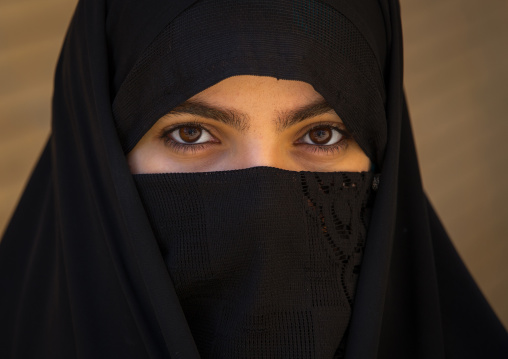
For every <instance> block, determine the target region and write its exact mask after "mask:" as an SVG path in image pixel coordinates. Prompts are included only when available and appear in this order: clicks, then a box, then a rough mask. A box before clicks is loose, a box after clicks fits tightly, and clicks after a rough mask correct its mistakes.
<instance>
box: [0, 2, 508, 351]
mask: <svg viewBox="0 0 508 359" xmlns="http://www.w3.org/2000/svg"><path fill="white" fill-rule="evenodd" d="M401 56H402V46H401V31H400V19H399V13H398V4H397V2H396V1H380V2H377V1H368V0H363V1H354V2H353V1H350V2H343V1H316V0H313V1H308V0H306V1H297V2H295V1H276V2H273V1H266V0H258V1H241V2H231V3H229V2H227V1H218V0H217V1H211V0H202V1H198V2H194V1H179V2H176V1H175V2H162V1H160V2H158V1H152V2H151V3H150V4H148V3H147V2H143V4H141V3H139V5H138V3H135V2H130V1H116V2H115V1H111V2H108V3H101V2H91V1H81V2H80V3H79V5H78V8H77V10H76V13H75V16H74V18H73V21H72V23H71V26H70V28H69V32H68V35H67V38H66V42H65V45H64V48H63V51H62V55H61V57H60V61H59V65H58V69H57V76H56V81H55V96H54V104H53V134H52V137H51V139H50V141H49V143H48V145H47V147H46V150H45V151H44V153H43V155H42V157H41V159H40V161H39V164H38V166H37V168H36V170H35V172H34V174H33V176H32V179H31V181H30V183H29V185H28V187H27V190H26V191H25V194H24V196H23V197H22V199H21V202H20V204H19V206H18V209H17V211H16V214H15V215H14V217H13V219H12V221H11V223H10V225H9V227H8V229H7V231H6V234H5V237H4V239H3V241H2V244H1V246H0V273H1V274H0V275H1V277H0V283H1V285H2V289H3V293H7V294H4V295H2V296H1V298H2V299H1V304H2V305H1V308H2V333H1V334H2V335H1V336H0V337H1V339H0V340H1V341H2V342H1V343H0V344H1V345H0V348H1V349H0V350H1V352H0V354H1V356H2V357H62V358H71V357H78V356H79V357H93V358H97V357H133V358H142V357H180V358H193V357H198V356H199V355H201V356H203V357H308V358H321V357H333V356H335V357H341V356H345V357H346V358H376V357H378V358H385V357H386V358H388V357H390V358H393V357H396V358H398V357H400V358H407V357H422V358H444V357H452V358H454V357H457V358H458V357H461V358H464V357H466V358H467V357H491V358H497V357H499V358H502V357H505V356H506V355H507V353H508V342H507V336H506V332H505V331H504V329H503V328H502V326H501V325H500V323H499V322H498V320H497V318H496V317H495V315H494V314H493V313H492V311H491V310H490V308H489V306H488V304H487V303H486V302H485V300H484V298H483V297H482V295H481V293H480V292H479V291H478V289H477V287H476V286H475V284H474V282H473V281H472V279H471V278H470V276H469V275H468V273H467V271H466V270H465V268H464V266H463V265H462V263H461V261H460V259H459V258H458V256H457V255H456V253H455V251H454V249H453V247H452V246H451V244H450V242H449V240H448V238H447V236H446V234H445V233H444V231H443V229H442V227H441V225H440V223H439V220H438V219H437V217H436V216H435V214H434V211H433V210H432V208H431V207H430V205H429V204H428V202H427V200H426V198H425V195H424V194H423V191H422V188H421V183H420V176H419V173H418V166H417V160H416V155H415V152H414V145H413V141H412V136H411V132H410V126H409V119H408V115H407V110H406V108H405V100H404V95H403V91H402V57H401ZM278 80H279V81H278ZM303 110H306V111H303ZM304 115H305V116H304ZM295 126H296V127H295ZM333 146H335V147H333ZM332 147H333V149H332ZM273 167H276V168H273ZM234 169H238V171H227V170H234ZM296 171H310V172H296ZM362 171H363V172H362ZM365 171H368V172H365ZM172 172H180V173H179V174H175V173H172ZM181 172H191V173H186V174H185V173H181ZM196 172H197V173H196ZM200 172H202V173H200ZM131 173H133V174H134V175H132V174H131ZM375 173H380V177H377V176H374V174H375ZM378 180H379V181H378ZM246 203H247V204H248V205H246ZM340 206H343V207H340ZM335 209H336V211H335V212H334V210H335ZM341 225H342V227H341ZM287 233H290V234H289V235H287ZM203 238H206V240H204V239H203ZM311 240H312V241H316V242H315V245H312V246H308V244H309V243H314V242H310V241H311ZM306 245H307V246H306ZM288 248H289V249H288ZM306 250H307V251H306ZM308 254H309V255H311V257H312V258H310V259H309V258H307V255H308ZM274 278H275V279H274ZM339 278H340V279H339ZM309 313H310V314H309ZM330 318H331V319H330ZM295 323H296V324H295ZM231 328H233V329H232V330H230V329H231Z"/></svg>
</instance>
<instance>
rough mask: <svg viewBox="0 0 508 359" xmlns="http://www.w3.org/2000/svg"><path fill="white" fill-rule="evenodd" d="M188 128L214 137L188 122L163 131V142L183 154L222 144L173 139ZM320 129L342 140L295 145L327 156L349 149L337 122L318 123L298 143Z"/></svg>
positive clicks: (202, 127) (344, 130) (344, 132)
mask: <svg viewBox="0 0 508 359" xmlns="http://www.w3.org/2000/svg"><path fill="white" fill-rule="evenodd" d="M186 126H190V127H197V128H199V129H200V130H202V131H206V132H208V133H210V135H211V136H212V137H214V136H213V135H212V134H211V131H210V130H209V129H207V128H206V127H205V126H203V124H202V123H200V122H186V123H179V124H178V125H175V126H172V127H170V128H168V129H164V130H162V132H161V135H160V138H161V140H163V141H164V143H165V144H166V145H167V146H169V147H170V148H171V149H173V150H174V151H176V152H183V153H186V152H191V153H196V152H199V151H201V150H203V149H205V148H206V147H208V146H210V145H212V144H217V143H220V141H217V142H216V143H210V142H207V143H198V144H185V143H180V142H177V141H175V140H173V139H172V138H171V133H172V132H174V131H176V130H178V129H179V128H182V127H186ZM319 127H329V128H331V129H332V130H335V131H337V132H339V133H340V134H341V136H342V138H341V139H340V140H339V142H337V143H335V144H333V145H312V144H309V143H302V142H300V143H299V142H295V144H296V145H298V146H304V147H307V149H308V150H309V151H312V152H313V153H317V152H320V153H325V154H330V153H334V152H339V151H343V150H344V149H345V148H346V147H347V144H348V140H349V139H350V138H351V134H350V133H349V132H348V131H347V130H346V129H344V128H340V127H339V126H337V124H336V123H335V122H334V123H326V122H324V123H318V124H316V125H314V126H313V127H311V128H309V129H308V130H307V131H305V133H303V135H302V136H300V138H299V139H298V141H299V140H301V139H302V138H303V137H304V136H305V135H306V134H307V133H309V132H310V131H313V130H315V129H316V128H319ZM214 138H215V137H214Z"/></svg>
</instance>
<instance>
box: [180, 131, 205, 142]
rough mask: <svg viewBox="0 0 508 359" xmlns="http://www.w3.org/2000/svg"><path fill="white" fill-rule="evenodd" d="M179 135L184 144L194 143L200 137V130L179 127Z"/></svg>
mask: <svg viewBox="0 0 508 359" xmlns="http://www.w3.org/2000/svg"><path fill="white" fill-rule="evenodd" d="M179 135H180V138H181V139H182V140H184V141H185V142H196V141H197V140H198V139H199V138H200V137H201V129H200V128H198V127H180V130H179Z"/></svg>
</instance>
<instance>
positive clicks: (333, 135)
mask: <svg viewBox="0 0 508 359" xmlns="http://www.w3.org/2000/svg"><path fill="white" fill-rule="evenodd" d="M342 137H343V135H342V134H341V133H340V131H339V130H338V129H336V128H334V127H332V126H317V127H314V128H312V129H311V130H310V131H309V132H307V133H306V134H305V135H304V136H303V137H302V139H301V142H302V143H306V144H309V145H318V146H330V145H335V144H337V143H339V142H340V141H341V140H342Z"/></svg>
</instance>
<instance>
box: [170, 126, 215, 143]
mask: <svg viewBox="0 0 508 359" xmlns="http://www.w3.org/2000/svg"><path fill="white" fill-rule="evenodd" d="M168 136H169V137H171V139H172V140H173V141H175V142H178V143H181V144H184V145H195V144H203V143H207V142H210V141H212V140H213V136H212V135H211V134H210V132H208V131H207V130H205V129H204V128H202V127H200V126H191V125H183V126H179V127H177V128H175V129H174V130H171V131H170V132H169V133H168Z"/></svg>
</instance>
